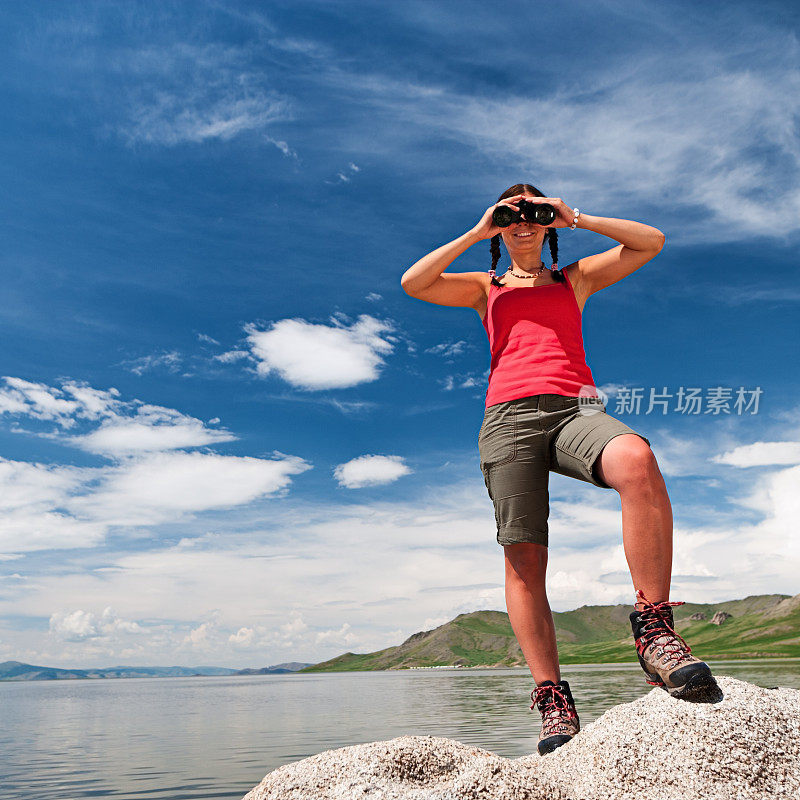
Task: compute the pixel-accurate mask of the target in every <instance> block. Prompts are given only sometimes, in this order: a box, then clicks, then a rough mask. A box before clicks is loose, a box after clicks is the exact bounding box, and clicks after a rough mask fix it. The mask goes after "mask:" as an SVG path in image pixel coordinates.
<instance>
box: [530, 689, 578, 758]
mask: <svg viewBox="0 0 800 800" xmlns="http://www.w3.org/2000/svg"><path fill="white" fill-rule="evenodd" d="M531 702H532V703H533V705H532V706H531V711H533V709H534V708H538V709H539V711H540V712H541V714H542V732H541V733H540V734H539V744H538V745H537V747H538V750H539V755H540V756H543V755H547V753H552V752H553V750H555V749H556V748H557V747H561V745H562V744H566V743H567V742H568V741H569V740H570V739H571V738H572V737H573V736H574V735H575V734H576V733H577V732H578V731H579V730H580V729H581V723H580V720H579V719H578V714H577V713H576V711H575V702H574V701H573V699H572V692H571V691H570V690H569V684H568V683H567V682H566V681H559V682H558V683H553V681H542V682H541V683H540V684H539V685H538V686H537V687H536V688H535V689H534V690H533V691H532V692H531Z"/></svg>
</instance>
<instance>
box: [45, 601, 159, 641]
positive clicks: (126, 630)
mask: <svg viewBox="0 0 800 800" xmlns="http://www.w3.org/2000/svg"><path fill="white" fill-rule="evenodd" d="M144 632H145V631H144V629H143V628H142V627H141V626H140V625H139V623H137V622H133V621H132V620H126V619H122V618H120V617H119V616H117V614H116V613H115V612H114V609H113V608H111V607H110V606H108V607H106V608H105V609H104V610H103V613H102V614H101V615H100V616H97V615H95V614H93V613H92V612H91V611H83V610H81V609H77V610H75V611H69V612H68V611H57V612H55V613H53V614H52V615H51V616H50V633H52V634H54V635H55V636H57V637H58V638H60V639H62V640H64V641H67V642H80V641H83V640H85V639H98V638H108V637H113V636H114V635H115V634H118V633H122V634H134V635H139V634H142V633H144Z"/></svg>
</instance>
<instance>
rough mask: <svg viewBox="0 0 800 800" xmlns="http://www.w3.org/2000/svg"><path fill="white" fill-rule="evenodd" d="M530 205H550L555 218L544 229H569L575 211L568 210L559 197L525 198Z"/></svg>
mask: <svg viewBox="0 0 800 800" xmlns="http://www.w3.org/2000/svg"><path fill="white" fill-rule="evenodd" d="M525 199H526V200H527V201H528V202H530V203H550V205H551V206H553V209H554V210H555V212H556V218H555V219H554V220H553V221H552V222H551V223H550V224H549V225H543V226H542V227H546V228H571V227H572V218H573V216H574V214H575V209H573V208H570V207H569V206H568V205H567V204H566V203H565V202H564V201H563V200H562V199H561V198H560V197H526V198H525Z"/></svg>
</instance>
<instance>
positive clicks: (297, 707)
mask: <svg viewBox="0 0 800 800" xmlns="http://www.w3.org/2000/svg"><path fill="white" fill-rule="evenodd" d="M711 666H712V668H713V669H714V671H715V673H716V674H718V675H731V676H733V677H735V678H740V679H742V680H748V681H750V682H751V683H755V684H758V685H760V686H791V687H793V688H796V689H800V659H781V660H762V661H748V662H732V661H729V662H716V663H715V662H711ZM563 677H564V678H566V679H567V680H568V681H569V682H570V686H571V687H572V689H573V694H574V696H575V700H576V704H577V706H578V713H579V714H580V717H581V723H582V724H583V725H584V726H585V725H587V724H588V723H589V722H591V721H592V720H594V719H596V718H597V717H598V716H600V715H601V714H602V713H603V712H604V711H605V710H606V709H608V708H609V707H611V706H613V705H616V704H617V703H622V702H628V701H630V700H634V699H635V698H637V697H639V696H641V695H642V694H645V693H646V692H648V691H650V687H649V686H647V684H646V683H645V682H644V676H643V674H642V672H641V670H640V669H639V667H638V665H618V666H609V665H590V666H586V665H582V666H571V667H564V668H563ZM532 688H533V683H532V681H531V678H530V676H529V675H528V673H527V672H526V671H525V670H523V669H508V670H455V669H454V670H412V671H403V672H365V673H338V674H324V675H256V676H239V677H235V678H225V677H213V678H137V679H122V680H120V679H118V680H90V681H46V682H41V683H6V682H3V683H0V722H1V723H2V724H1V725H0V796H1V797H2V798H3V800H18V799H19V798H25V800H33V799H34V798H36V800H41V798H42V797H47V798H48V800H73V799H75V798H86V797H102V798H120V799H121V800H134V798H135V799H136V800H141V799H142V798H152V800H162V798H163V800H181V799H182V798H186V800H190V799H191V800H196V799H198V798H215V800H216V799H219V800H221V799H222V798H237V799H238V798H241V797H242V796H243V795H244V794H245V793H246V792H248V791H249V790H250V789H251V788H252V787H253V786H254V785H255V784H257V783H258V782H259V781H260V780H261V778H263V777H264V775H265V774H266V773H267V772H268V771H269V770H271V769H274V768H275V767H277V766H279V765H281V764H285V763H287V762H289V761H295V760H297V759H300V758H304V757H306V756H309V755H312V754H314V753H318V752H320V751H322V750H327V749H330V748H334V747H344V746H346V745H351V744H359V743H362V742H370V741H375V740H381V739H391V738H392V737H395V736H401V735H404V734H417V735H425V734H429V735H433V736H447V737H450V738H453V739H457V740H458V741H461V742H464V743H467V744H471V745H477V746H478V747H483V748H485V749H487V750H492V751H494V752H495V753H498V754H500V755H502V756H506V757H508V758H516V757H518V756H522V755H526V754H528V753H530V752H533V751H534V750H535V747H536V738H537V736H538V727H537V718H538V715H534V714H533V712H531V711H529V710H528V706H529V705H530V699H529V697H528V695H529V693H530V690H531V689H532Z"/></svg>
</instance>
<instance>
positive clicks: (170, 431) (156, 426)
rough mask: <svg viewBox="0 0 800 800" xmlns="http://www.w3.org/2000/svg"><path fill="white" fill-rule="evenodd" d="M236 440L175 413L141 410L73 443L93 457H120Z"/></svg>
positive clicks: (230, 434) (158, 409)
mask: <svg viewBox="0 0 800 800" xmlns="http://www.w3.org/2000/svg"><path fill="white" fill-rule="evenodd" d="M234 439H236V437H235V436H234V435H233V434H232V433H229V432H228V431H225V430H213V429H211V428H208V427H206V425H204V424H203V422H201V421H200V420H199V419H194V418H193V417H187V416H186V415H184V414H181V413H180V412H178V411H175V410H174V409H171V408H162V407H159V406H141V407H140V408H138V409H137V410H136V415H135V416H134V417H131V418H119V417H117V418H114V419H111V420H108V421H106V422H104V423H103V424H102V425H101V426H100V427H99V428H98V429H97V430H95V431H93V432H92V433H88V434H85V435H83V436H74V437H72V438H71V439H70V441H71V442H72V443H73V444H75V445H76V446H78V447H80V448H82V449H83V450H88V451H89V452H90V453H98V454H101V455H108V456H117V457H119V456H124V455H128V454H132V453H146V452H159V451H165V450H177V449H180V448H185V447H202V446H203V445H211V444H216V443H219V442H230V441H233V440H234Z"/></svg>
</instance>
